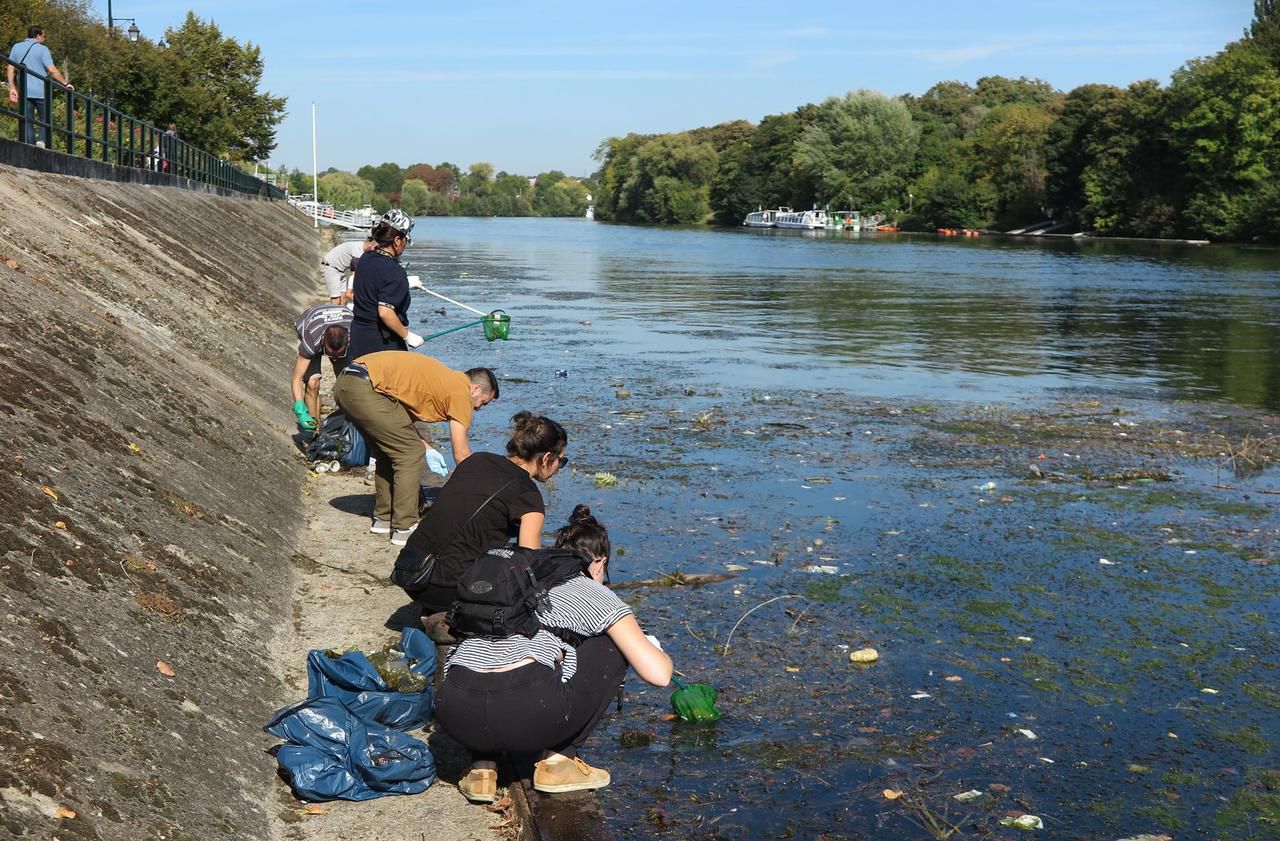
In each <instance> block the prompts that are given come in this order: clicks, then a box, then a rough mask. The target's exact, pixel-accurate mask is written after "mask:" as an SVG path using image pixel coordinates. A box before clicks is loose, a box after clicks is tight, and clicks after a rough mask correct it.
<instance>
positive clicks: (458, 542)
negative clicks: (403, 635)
mask: <svg viewBox="0 0 1280 841" xmlns="http://www.w3.org/2000/svg"><path fill="white" fill-rule="evenodd" d="M511 423H512V431H511V440H509V441H508V442H507V455H506V456H500V455H497V454H495V453H476V452H473V453H472V454H471V455H470V456H468V457H467V458H465V459H463V460H462V461H461V462H459V463H458V467H457V469H455V470H454V471H453V475H452V476H450V477H449V481H447V482H445V484H444V487H442V488H441V489H440V493H439V494H438V495H437V496H436V499H435V502H434V503H433V504H432V505H431V509H430V510H429V511H427V513H426V515H425V516H424V517H423V518H422V522H420V523H419V524H418V527H417V529H415V530H414V532H413V534H412V535H410V536H409V542H408V543H407V544H406V545H405V547H404V549H402V550H400V556H399V558H398V559H397V560H396V564H397V565H398V566H402V567H410V568H412V567H415V566H417V565H419V563H420V562H422V561H423V560H424V559H426V557H427V556H428V555H431V556H434V558H435V560H434V562H433V563H434V565H433V566H432V568H431V576H430V578H429V579H428V581H427V583H426V585H425V586H423V587H421V588H418V589H414V590H406V592H408V593H409V595H410V596H411V597H413V600H414V601H416V602H418V604H420V605H422V616H423V624H424V625H426V626H427V631H428V633H430V634H431V635H432V637H433V639H437V640H438V641H440V639H442V638H441V634H440V630H442V629H443V625H442V623H443V620H444V612H445V611H447V610H448V609H449V606H450V605H451V604H453V600H454V598H455V597H456V593H455V590H456V588H457V586H458V579H459V578H461V577H462V571H463V570H464V569H465V568H466V565H467V564H468V563H470V562H471V561H472V560H474V559H475V558H476V557H477V556H478V555H480V554H482V553H483V552H485V551H486V550H488V549H492V548H494V547H497V546H503V545H506V544H507V543H508V542H509V541H510V540H511V539H512V538H515V540H516V543H517V544H518V545H520V546H523V547H525V548H528V549H537V548H538V547H539V546H541V545H542V526H543V523H544V522H545V518H546V515H545V510H546V508H545V506H544V504H543V501H542V493H541V492H540V491H539V490H538V484H540V483H543V482H546V481H548V480H549V479H550V478H551V477H552V476H555V475H556V473H557V472H558V471H559V470H560V468H562V467H564V466H565V464H567V463H568V461H569V459H568V457H567V456H566V455H565V447H567V446H568V443H569V435H568V433H566V432H565V431H564V427H563V426H561V425H560V424H558V423H556V422H555V421H553V420H551V419H550V418H548V417H543V416H542V415H535V414H533V413H532V412H519V413H517V414H516V415H515V416H513V417H512V418H511ZM443 641H447V639H444V640H443Z"/></svg>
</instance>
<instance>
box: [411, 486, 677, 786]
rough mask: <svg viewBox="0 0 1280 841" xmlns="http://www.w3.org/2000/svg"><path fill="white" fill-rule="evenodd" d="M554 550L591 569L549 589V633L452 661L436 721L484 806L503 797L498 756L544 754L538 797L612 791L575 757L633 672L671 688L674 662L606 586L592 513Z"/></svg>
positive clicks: (487, 643)
mask: <svg viewBox="0 0 1280 841" xmlns="http://www.w3.org/2000/svg"><path fill="white" fill-rule="evenodd" d="M556 546H557V547H559V548H563V549H575V550H577V551H578V552H579V553H580V554H581V555H583V561H584V563H586V569H585V570H584V572H583V574H580V575H576V576H574V577H572V578H570V579H569V580H567V581H563V582H562V583H560V584H556V585H555V586H553V587H551V589H550V590H549V591H548V594H547V599H546V600H545V602H544V603H543V604H542V605H540V606H539V607H538V608H537V610H536V613H537V616H538V619H539V621H540V622H541V624H542V629H541V630H539V631H538V632H537V633H536V634H534V635H533V636H532V637H526V636H522V635H520V634H516V635H513V636H509V637H503V638H501V639H490V638H486V637H472V638H469V639H465V640H463V641H462V642H461V643H459V644H458V645H456V646H454V647H453V649H452V650H451V651H450V653H449V657H448V659H447V660H446V662H445V676H444V682H443V683H442V684H441V685H440V692H439V694H438V695H437V696H436V706H435V719H436V721H437V722H438V723H439V724H440V726H441V727H442V728H444V731H445V732H446V733H448V734H449V735H450V736H451V737H453V739H454V740H455V741H457V742H458V743H460V744H461V745H463V746H464V747H466V748H467V749H468V750H470V751H471V752H472V764H471V770H470V771H469V772H468V773H467V775H466V776H465V777H463V778H462V779H461V780H460V781H459V782H458V790H459V791H461V792H462V794H463V795H464V796H465V797H466V798H467V799H468V800H472V801H474V802H477V803H491V802H493V801H494V799H495V798H496V797H497V788H498V771H497V764H496V760H497V757H498V755H499V754H501V753H515V754H526V755H530V754H532V755H537V757H538V762H537V763H535V765H534V770H533V787H534V788H535V789H536V790H538V791H541V792H546V793H549V794H556V793H561V792H569V791H582V790H585V789H596V788H600V787H602V786H606V785H608V784H609V779H610V778H609V772H608V771H606V770H604V769H603V768H593V767H591V766H590V765H588V764H587V763H586V762H584V761H582V759H581V758H580V757H579V756H578V749H579V748H581V747H582V745H583V744H585V743H586V741H587V739H588V738H589V737H590V736H591V733H592V731H593V730H595V728H596V725H597V724H599V722H600V719H601V718H603V717H604V713H605V710H606V709H607V708H608V706H609V702H610V701H611V700H612V699H613V697H614V694H615V693H616V692H617V691H618V686H619V685H620V684H621V682H622V679H623V677H624V676H625V675H626V673H627V668H628V667H631V668H633V669H635V670H636V674H637V675H638V676H639V677H640V678H641V679H642V680H644V681H646V682H647V683H650V684H652V685H653V686H666V685H667V684H668V683H670V681H671V673H672V666H671V658H670V657H668V656H667V655H666V654H665V653H664V652H663V650H662V646H660V645H659V644H658V641H657V639H655V638H654V637H651V636H648V635H647V634H645V633H644V631H642V630H641V629H640V623H639V622H637V621H636V617H635V614H633V613H632V612H631V608H630V607H628V606H627V605H626V604H625V603H624V602H623V601H622V600H621V599H619V598H618V597H617V596H616V595H614V594H613V592H612V591H610V590H609V589H608V588H607V587H606V586H605V583H606V581H607V580H608V571H609V554H610V545H609V532H608V531H606V530H605V527H604V526H603V525H601V524H600V522H599V521H598V520H596V518H595V517H594V516H592V514H591V509H590V508H588V507H587V506H585V505H579V506H578V507H576V508H574V509H573V514H572V515H571V516H570V518H569V524H568V525H566V526H565V527H564V528H562V529H560V530H559V531H557V532H556ZM549 628H556V629H562V630H564V631H570V632H572V635H563V636H562V635H560V634H556V633H553V632H552V631H551V630H548V629H549ZM566 639H580V640H581V641H580V642H578V644H577V645H571V644H570V643H569V642H567V641H566Z"/></svg>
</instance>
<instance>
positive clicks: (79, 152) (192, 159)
mask: <svg viewBox="0 0 1280 841" xmlns="http://www.w3.org/2000/svg"><path fill="white" fill-rule="evenodd" d="M5 64H6V65H8V66H11V67H13V68H14V80H15V82H16V83H17V89H18V102H17V103H16V104H15V103H13V101H12V100H11V99H10V98H9V97H8V96H5V97H2V98H0V127H3V128H4V129H8V128H9V126H15V127H16V128H15V130H14V131H13V133H12V136H13V139H15V140H17V141H19V142H22V143H31V142H35V141H40V142H43V143H44V144H45V147H46V148H48V149H51V150H53V151H57V152H65V153H67V154H70V155H76V156H78V157H83V158H90V159H92V160H97V161H105V162H106V163H110V164H115V165H117V166H128V167H136V168H138V169H147V170H151V171H154V172H162V173H170V174H172V175H175V176H178V177H180V178H189V179H191V180H193V181H199V182H201V183H204V184H210V185H213V186H215V187H222V188H224V189H227V190H235V191H237V192H240V193H248V194H250V195H255V196H262V197H264V198H272V199H282V198H284V196H285V194H284V191H283V190H281V189H280V188H279V187H276V186H274V185H272V184H268V183H267V182H265V181H263V180H262V179H260V178H256V177H254V176H252V175H250V174H249V173H247V172H244V171H243V170H241V169H240V168H239V167H237V166H235V165H234V164H232V163H231V162H229V161H226V160H223V159H222V158H219V157H217V156H216V155H212V154H210V153H208V152H206V151H204V150H203V149H198V148H196V147H195V146H192V145H191V144H190V143H187V142H186V141H185V140H183V139H181V138H180V137H178V136H177V135H176V134H168V133H166V132H165V131H164V130H163V129H161V128H160V127H159V126H155V125H152V124H151V123H148V122H146V121H145V120H139V119H137V118H136V117H132V116H130V115H128V114H125V113H123V112H122V111H119V110H117V109H115V108H113V107H111V106H110V105H108V104H106V103H105V102H102V101H101V100H98V99H95V98H94V97H92V96H89V95H88V94H83V93H80V92H79V91H74V90H70V89H68V88H66V87H65V86H63V85H61V84H59V83H58V82H55V81H54V80H53V79H50V78H48V77H46V76H44V75H43V74H41V73H35V72H34V71H31V70H28V69H27V68H25V67H23V66H22V65H20V64H14V63H13V62H12V61H9V59H7V58H6V59H5ZM28 73H31V74H32V75H34V76H37V77H39V78H41V79H44V96H41V97H35V98H34V100H33V101H32V100H28V98H27V74H28ZM32 105H34V108H33V107H32ZM4 133H6V134H7V133H9V132H8V131H4Z"/></svg>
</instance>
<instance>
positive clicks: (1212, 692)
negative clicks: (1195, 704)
mask: <svg viewBox="0 0 1280 841" xmlns="http://www.w3.org/2000/svg"><path fill="white" fill-rule="evenodd" d="M1200 691H1201V692H1203V693H1204V694H1205V695H1217V694H1218V690H1216V689H1210V688H1209V687H1207V686H1206V687H1204V688H1203V689H1201V690H1200Z"/></svg>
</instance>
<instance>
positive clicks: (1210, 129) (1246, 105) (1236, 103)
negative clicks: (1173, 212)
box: [1169, 42, 1280, 240]
mask: <svg viewBox="0 0 1280 841" xmlns="http://www.w3.org/2000/svg"><path fill="white" fill-rule="evenodd" d="M1169 95H1170V98H1171V101H1172V112H1173V115H1174V116H1173V119H1172V122H1171V130H1172V139H1173V142H1174V145H1175V147H1176V148H1177V149H1178V150H1179V151H1180V152H1181V153H1182V154H1183V156H1184V159H1185V161H1186V174H1187V185H1188V193H1187V206H1186V217H1187V223H1188V225H1189V226H1190V228H1191V229H1192V230H1193V231H1202V232H1203V233H1205V234H1207V235H1208V236H1210V237H1213V238H1215V239H1229V240H1256V239H1265V238H1274V237H1275V236H1276V235H1277V234H1278V233H1280V213H1277V211H1280V192H1278V191H1280V185H1278V183H1277V182H1278V180H1280V72H1277V70H1276V68H1275V67H1273V66H1272V65H1271V63H1270V61H1268V59H1267V56H1266V55H1265V54H1264V53H1263V52H1262V50H1261V49H1258V48H1257V47H1255V46H1254V45H1253V44H1252V43H1249V42H1244V43H1236V44H1231V45H1229V46H1228V47H1227V48H1226V49H1225V50H1223V51H1222V52H1221V53H1219V54H1218V55H1216V56H1214V57H1213V58H1209V59H1197V60H1194V61H1191V62H1188V63H1187V64H1186V65H1185V66H1184V67H1183V68H1182V69H1181V70H1179V71H1177V72H1176V73H1174V76H1173V83H1172V85H1171V86H1170V88H1169Z"/></svg>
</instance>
